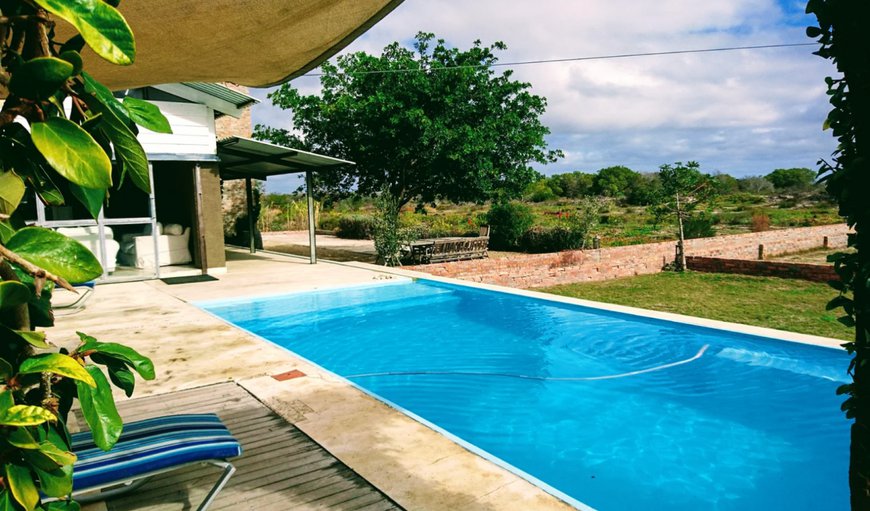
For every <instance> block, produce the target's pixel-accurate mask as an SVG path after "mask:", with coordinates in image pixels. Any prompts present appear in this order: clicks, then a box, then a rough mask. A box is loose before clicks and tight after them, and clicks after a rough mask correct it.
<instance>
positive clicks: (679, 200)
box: [650, 161, 717, 271]
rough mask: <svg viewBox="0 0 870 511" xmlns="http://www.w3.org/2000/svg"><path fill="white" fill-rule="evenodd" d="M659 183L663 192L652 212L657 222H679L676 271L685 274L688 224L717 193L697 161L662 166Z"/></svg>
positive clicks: (651, 208)
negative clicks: (661, 220)
mask: <svg viewBox="0 0 870 511" xmlns="http://www.w3.org/2000/svg"><path fill="white" fill-rule="evenodd" d="M659 181H660V182H661V188H660V191H659V193H658V196H657V197H656V198H655V201H654V203H653V205H652V206H650V210H651V211H652V213H653V214H654V215H655V216H656V218H666V217H670V218H673V219H674V220H676V224H677V253H676V258H675V260H674V268H675V269H676V270H677V271H683V270H685V269H686V250H685V241H686V238H687V236H686V229H685V228H686V222H687V221H689V220H691V219H692V217H693V213H694V212H695V210H696V209H697V208H698V207H699V206H701V205H702V204H704V203H706V202H708V201H709V200H711V199H712V198H713V197H715V196H716V194H717V189H716V186H715V183H714V181H713V180H712V179H710V176H708V175H706V174H702V173H701V166H700V165H699V164H698V162H694V161H690V162H687V163H685V164H683V162H679V161H678V162H676V163H674V164H673V165H662V166H661V167H659ZM699 227H700V226H699ZM710 228H711V229H712V222H711V223H710ZM713 234H715V233H713Z"/></svg>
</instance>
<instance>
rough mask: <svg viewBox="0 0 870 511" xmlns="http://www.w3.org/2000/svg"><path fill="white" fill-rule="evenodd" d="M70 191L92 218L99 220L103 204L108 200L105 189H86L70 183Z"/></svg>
mask: <svg viewBox="0 0 870 511" xmlns="http://www.w3.org/2000/svg"><path fill="white" fill-rule="evenodd" d="M69 191H70V192H72V194H73V197H75V198H76V199H78V200H79V202H81V203H82V204H83V205H84V206H85V208H86V209H87V210H88V213H90V214H91V216H92V217H94V218H97V217H98V216H99V215H100V210H101V209H102V208H103V202H104V201H105V200H106V190H105V189H104V188H85V187H83V186H79V185H77V184H75V183H69Z"/></svg>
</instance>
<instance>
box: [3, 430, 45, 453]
mask: <svg viewBox="0 0 870 511" xmlns="http://www.w3.org/2000/svg"><path fill="white" fill-rule="evenodd" d="M6 441H7V442H9V443H10V444H12V445H14V446H15V447H18V448H19V449H39V444H38V443H37V442H36V440H34V438H33V435H31V434H30V433H28V432H27V430H26V429H25V428H10V429H8V430H7V432H6Z"/></svg>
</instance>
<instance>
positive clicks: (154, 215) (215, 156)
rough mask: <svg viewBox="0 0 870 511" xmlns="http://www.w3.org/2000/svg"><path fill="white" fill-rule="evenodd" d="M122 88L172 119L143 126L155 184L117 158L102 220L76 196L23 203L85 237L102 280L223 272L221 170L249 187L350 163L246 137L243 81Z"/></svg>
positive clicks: (49, 223)
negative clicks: (138, 181) (147, 186)
mask: <svg viewBox="0 0 870 511" xmlns="http://www.w3.org/2000/svg"><path fill="white" fill-rule="evenodd" d="M118 95H130V96H133V97H137V98H139V99H144V100H147V101H149V102H151V103H153V104H155V105H156V106H158V107H159V108H160V110H161V111H162V112H163V114H164V115H165V116H166V118H167V120H168V121H169V123H170V125H171V127H172V133H171V134H161V133H155V132H152V131H149V130H146V129H141V128H140V133H139V136H138V138H139V141H140V142H141V144H142V146H143V148H144V149H145V153H146V155H147V156H148V161H149V170H150V171H151V183H152V186H151V193H150V194H146V193H145V192H142V191H141V190H139V189H138V188H136V187H135V186H134V185H133V184H132V183H131V182H130V180H126V181H125V182H122V181H121V176H120V169H118V168H116V169H115V170H114V181H115V183H119V182H120V183H121V184H120V186H117V187H116V188H113V189H112V190H110V191H109V197H108V199H107V200H106V202H105V203H104V205H103V209H102V211H101V212H100V215H99V216H98V218H97V219H96V220H95V219H93V218H92V217H91V216H90V214H89V213H88V212H87V211H86V210H85V208H84V207H83V206H82V205H81V204H80V203H79V202H78V201H75V200H68V201H67V202H66V204H65V205H63V206H45V205H44V204H43V203H42V202H41V201H38V200H35V199H34V198H33V197H29V198H28V202H29V203H30V204H28V205H27V206H28V207H29V208H30V211H29V215H30V220H32V221H33V222H34V223H36V224H37V225H41V226H44V227H49V228H55V229H58V230H59V231H60V232H62V233H63V234H65V235H67V236H69V237H71V238H74V239H76V240H78V241H80V242H81V243H83V244H84V245H85V246H86V247H88V248H89V249H90V250H91V251H92V252H93V253H94V254H95V255H96V256H97V258H98V259H99V260H100V263H101V264H102V266H103V270H104V271H103V276H102V280H104V281H110V282H118V281H127V280H143V279H153V278H161V277H166V276H178V275H190V274H200V273H208V274H220V273H223V272H225V271H226V260H225V250H224V248H225V247H224V229H223V213H222V208H221V182H222V180H228V179H245V180H246V183H247V185H248V188H249V189H250V186H251V180H252V179H266V177H268V176H270V175H276V174H284V173H289V172H293V173H299V172H306V173H307V176H308V178H309V180H310V178H311V172H312V170H314V169H317V168H323V167H329V166H333V165H341V164H349V163H350V162H344V161H342V160H337V159H334V158H329V157H326V156H321V155H315V154H311V153H306V152H304V151H296V150H292V149H290V148H284V147H279V146H275V145H272V144H267V143H263V142H258V141H255V140H251V139H250V138H248V137H249V136H250V130H251V125H250V112H249V111H248V107H250V106H251V105H253V104H254V103H256V102H257V100H256V99H255V98H253V97H251V96H249V95H248V94H246V93H245V89H244V88H237V87H231V86H227V85H222V84H214V83H201V82H189V83H178V84H164V85H153V86H148V87H141V88H137V89H131V90H127V91H124V92H121V93H118ZM219 139H220V141H219ZM309 183H310V181H309ZM65 195H66V196H67V197H69V196H70V195H68V194H65ZM312 257H313V255H312ZM312 262H313V259H312Z"/></svg>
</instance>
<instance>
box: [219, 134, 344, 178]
mask: <svg viewBox="0 0 870 511" xmlns="http://www.w3.org/2000/svg"><path fill="white" fill-rule="evenodd" d="M217 154H218V158H219V159H220V162H221V163H220V174H221V179H224V180H229V179H243V178H247V177H249V178H251V179H260V180H263V179H266V178H267V177H269V176H277V175H280V174H296V173H303V172H307V171H318V170H325V169H328V168H330V167H338V166H342V165H354V163H353V162H352V161H347V160H342V159H340V158H333V157H331V156H324V155H322V154H316V153H309V152H307V151H302V150H299V149H291V148H289V147H283V146H279V145H275V144H270V143H268V142H261V141H259V140H253V139H250V138H243V137H228V138H224V139H221V140H218V143H217Z"/></svg>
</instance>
